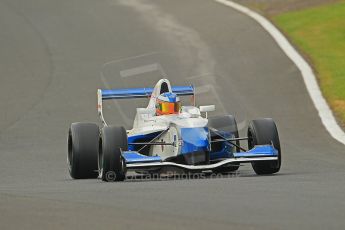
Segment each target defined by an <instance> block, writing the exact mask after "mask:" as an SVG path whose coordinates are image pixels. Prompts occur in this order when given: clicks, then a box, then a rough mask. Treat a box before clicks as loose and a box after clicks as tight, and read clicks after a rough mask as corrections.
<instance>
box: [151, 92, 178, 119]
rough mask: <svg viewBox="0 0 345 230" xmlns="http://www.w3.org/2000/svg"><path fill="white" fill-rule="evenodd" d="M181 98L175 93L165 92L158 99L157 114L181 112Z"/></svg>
mask: <svg viewBox="0 0 345 230" xmlns="http://www.w3.org/2000/svg"><path fill="white" fill-rule="evenodd" d="M180 109H181V102H180V98H179V97H178V96H177V95H176V94H174V93H163V94H161V95H159V96H158V98H157V100H156V114H157V115H158V116H159V115H168V114H177V113H179V112H180Z"/></svg>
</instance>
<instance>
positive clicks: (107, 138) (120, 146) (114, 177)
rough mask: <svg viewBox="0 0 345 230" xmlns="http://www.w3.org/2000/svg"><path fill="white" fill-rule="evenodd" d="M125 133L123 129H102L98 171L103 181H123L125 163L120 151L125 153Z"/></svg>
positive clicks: (126, 145) (110, 127) (126, 144)
mask: <svg viewBox="0 0 345 230" xmlns="http://www.w3.org/2000/svg"><path fill="white" fill-rule="evenodd" d="M127 141H128V140H127V133H126V130H125V129H124V128H123V127H115V126H106V127H104V128H103V129H102V132H101V138H100V144H99V158H98V159H99V160H98V162H99V163H98V164H99V166H98V167H99V171H100V177H101V178H102V180H103V181H108V182H112V181H123V180H125V178H126V171H127V170H126V162H125V159H124V158H123V156H122V151H127V149H128V142H127Z"/></svg>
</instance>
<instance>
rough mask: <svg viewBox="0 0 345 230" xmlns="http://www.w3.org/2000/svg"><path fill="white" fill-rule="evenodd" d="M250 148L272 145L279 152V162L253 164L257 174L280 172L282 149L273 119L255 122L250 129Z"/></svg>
mask: <svg viewBox="0 0 345 230" xmlns="http://www.w3.org/2000/svg"><path fill="white" fill-rule="evenodd" d="M248 138H249V139H248V147H249V149H251V148H253V147H254V146H255V145H271V144H273V146H274V148H275V149H277V150H278V160H277V161H262V162H253V163H252V166H253V169H254V171H255V173H256V174H258V175H263V174H273V173H276V172H279V170H280V165H281V148H280V141H279V136H278V130H277V126H276V124H275V123H274V121H273V120H272V119H271V118H265V119H259V120H253V121H251V122H250V123H249V127H248Z"/></svg>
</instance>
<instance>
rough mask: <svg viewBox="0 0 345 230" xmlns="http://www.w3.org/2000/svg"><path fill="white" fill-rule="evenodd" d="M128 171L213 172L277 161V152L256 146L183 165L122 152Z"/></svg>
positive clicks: (268, 147)
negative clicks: (223, 157)
mask: <svg viewBox="0 0 345 230" xmlns="http://www.w3.org/2000/svg"><path fill="white" fill-rule="evenodd" d="M123 156H124V158H125V160H126V166H127V169H128V170H134V171H135V170H140V171H142V170H148V171H150V170H157V169H161V168H164V167H175V168H180V169H185V170H190V171H206V170H214V169H217V168H220V167H224V166H226V165H231V164H235V163H236V164H237V163H240V164H241V163H251V162H257V161H277V160H278V151H277V150H276V149H275V148H274V147H273V146H272V145H257V146H255V147H254V148H252V149H251V150H249V151H247V152H239V153H234V154H233V157H231V158H225V159H223V160H220V161H218V162H217V163H213V164H205V165H185V164H178V163H174V162H166V161H162V160H161V158H160V157H159V156H145V155H141V154H139V153H138V152H133V151H126V152H123Z"/></svg>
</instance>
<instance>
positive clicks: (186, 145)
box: [181, 127, 210, 154]
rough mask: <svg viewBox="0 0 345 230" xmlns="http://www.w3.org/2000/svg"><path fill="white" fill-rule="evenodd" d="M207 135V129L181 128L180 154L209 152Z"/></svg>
mask: <svg viewBox="0 0 345 230" xmlns="http://www.w3.org/2000/svg"><path fill="white" fill-rule="evenodd" d="M208 136H209V133H208V128H207V127H202V128H181V138H182V141H183V145H182V149H181V154H188V153H193V152H201V151H205V152H206V151H209V149H210V146H209V138H208Z"/></svg>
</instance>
